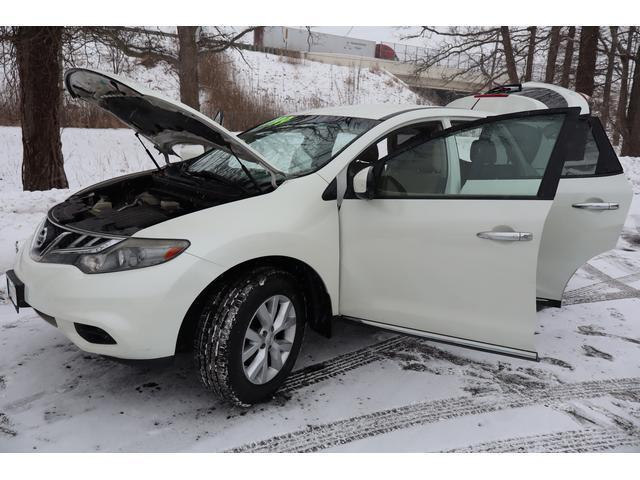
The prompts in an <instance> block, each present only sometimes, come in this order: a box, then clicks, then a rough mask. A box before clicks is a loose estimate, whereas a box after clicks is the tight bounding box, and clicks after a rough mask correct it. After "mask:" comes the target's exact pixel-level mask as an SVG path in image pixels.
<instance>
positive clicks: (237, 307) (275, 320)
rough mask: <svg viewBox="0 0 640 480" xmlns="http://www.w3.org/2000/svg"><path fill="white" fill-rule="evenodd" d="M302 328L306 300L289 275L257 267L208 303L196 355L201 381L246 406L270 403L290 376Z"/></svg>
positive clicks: (199, 328) (222, 290) (272, 269)
mask: <svg viewBox="0 0 640 480" xmlns="http://www.w3.org/2000/svg"><path fill="white" fill-rule="evenodd" d="M304 328H305V308H304V298H303V297H302V295H301V294H300V292H299V291H298V288H297V287H296V279H295V277H294V276H293V275H291V274H290V273H289V272H286V271H283V270H279V269H276V268H260V269H257V270H255V271H253V272H251V273H249V274H247V275H244V276H243V277H241V278H240V279H237V280H236V281H235V282H233V283H232V284H231V285H229V286H227V287H226V288H223V289H221V290H220V291H219V292H217V293H216V294H215V295H213V296H212V297H211V298H209V299H208V300H207V301H206V302H205V305H204V307H203V309H202V312H201V315H200V322H199V325H198V332H197V336H196V345H195V347H196V348H195V356H196V362H197V364H198V367H199V371H200V380H201V381H202V383H203V384H204V385H205V387H207V388H208V389H210V390H213V391H214V392H215V393H216V394H218V395H219V396H220V397H221V398H223V399H224V400H226V401H228V402H231V403H233V404H236V405H240V406H247V405H251V404H253V403H257V402H259V401H262V400H266V399H268V398H270V397H271V396H272V395H273V394H274V393H275V391H276V390H277V389H278V388H279V387H280V386H281V385H282V383H283V382H284V381H285V379H286V377H287V376H288V375H289V373H290V372H291V369H292V368H293V365H294V363H295V361H296V358H297V356H298V352H299V351H300V347H301V344H302V338H303V336H304Z"/></svg>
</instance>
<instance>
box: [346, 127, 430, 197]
mask: <svg viewBox="0 0 640 480" xmlns="http://www.w3.org/2000/svg"><path fill="white" fill-rule="evenodd" d="M440 131H442V122H441V121H439V120H437V121H430V122H422V123H418V124H414V125H408V126H404V127H401V128H399V129H397V130H394V131H392V132H391V133H388V134H386V135H385V136H384V137H383V138H381V139H378V141H377V142H376V143H374V144H372V145H369V146H368V147H367V148H366V149H364V150H363V151H362V152H361V153H360V154H359V155H358V156H357V157H356V158H355V160H354V161H352V162H351V163H350V164H349V168H348V169H347V175H348V178H349V181H348V183H347V184H348V185H351V179H352V178H353V177H354V176H355V174H356V173H358V172H359V171H360V170H362V169H363V168H365V167H369V166H372V165H374V164H375V163H376V162H377V161H378V160H379V159H381V158H384V157H386V156H388V155H389V154H390V153H392V152H394V151H397V150H398V149H399V148H401V147H402V145H406V143H407V142H409V141H411V140H415V139H416V138H421V139H423V140H426V139H427V138H429V137H431V136H432V135H434V134H436V133H438V132H440Z"/></svg>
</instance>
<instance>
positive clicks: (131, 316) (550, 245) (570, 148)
mask: <svg viewBox="0 0 640 480" xmlns="http://www.w3.org/2000/svg"><path fill="white" fill-rule="evenodd" d="M65 83H66V87H67V89H68V90H69V92H70V93H71V95H72V96H74V97H77V98H81V99H84V100H86V101H88V102H91V103H93V104H96V105H98V106H100V107H102V108H104V109H106V110H108V111H109V112H111V113H112V114H114V115H115V116H117V117H118V118H120V119H121V120H122V121H123V122H125V123H126V124H128V125H129V126H130V127H131V128H132V129H133V130H135V132H136V134H139V135H142V136H143V137H145V138H146V139H147V140H149V141H150V142H152V143H153V144H154V145H155V148H156V149H157V150H158V152H159V154H162V155H163V156H164V159H165V160H166V164H165V165H163V166H160V165H159V164H158V162H157V160H156V157H154V156H153V155H151V153H150V152H148V153H149V155H150V156H151V158H152V160H153V162H154V163H156V168H155V169H154V170H150V171H146V172H141V173H136V174H132V175H127V176H124V177H120V178H117V179H114V180H110V181H106V182H103V183H100V184H97V185H94V186H92V187H89V188H87V189H84V190H82V191H80V192H78V193H76V194H74V195H72V196H71V197H69V198H68V199H67V200H66V201H65V202H63V203H61V204H59V205H56V206H55V207H53V208H52V209H51V210H50V211H49V213H48V215H47V217H46V219H45V220H44V221H43V222H42V224H41V225H40V226H39V227H38V229H37V231H36V232H35V234H34V235H33V238H32V239H31V241H30V242H27V243H25V245H23V247H22V248H21V249H20V251H19V253H18V257H17V260H16V264H15V271H14V270H12V271H9V272H8V274H7V278H8V282H9V292H10V296H11V298H12V300H13V301H14V303H15V305H16V308H19V307H28V306H30V307H33V308H34V309H35V310H36V311H37V312H38V313H39V314H40V315H41V316H42V317H43V318H44V319H46V320H48V321H49V322H50V323H52V324H53V325H55V326H56V327H57V328H58V329H60V330H61V331H62V332H63V333H64V334H65V335H66V336H67V337H68V338H69V339H71V341H73V342H74V343H75V344H76V345H77V346H78V347H80V348H81V349H83V350H86V351H89V352H94V353H98V354H102V355H108V356H112V357H119V358H126V359H155V358H161V357H168V356H172V355H174V354H175V353H176V352H177V351H179V350H182V349H187V348H194V350H195V358H196V361H197V364H198V367H199V374H200V378H201V379H202V382H203V383H204V385H205V386H206V387H208V388H210V389H212V390H214V391H215V392H216V393H218V394H219V395H220V396H222V397H223V398H224V399H226V400H228V401H231V402H233V403H236V404H251V403H254V402H257V401H260V400H263V399H265V398H268V397H269V396H270V395H272V394H273V392H274V391H275V390H276V389H277V388H278V386H279V385H281V384H282V382H283V381H284V379H285V377H286V376H287V375H288V374H289V372H290V371H291V369H292V367H293V365H294V363H295V360H296V357H297V355H298V352H299V350H300V345H301V342H302V337H303V333H304V329H305V327H306V326H309V327H310V328H312V329H315V330H317V331H319V332H322V333H324V334H325V335H327V336H329V335H330V333H331V322H332V319H333V318H335V317H338V316H339V317H342V318H346V319H351V320H354V321H358V322H363V323H367V324H371V325H375V326H378V327H382V328H387V329H390V330H395V331H399V332H405V333H408V334H413V335H419V336H423V337H427V338H430V339H433V340H438V341H443V342H449V343H454V344H458V345H463V346H467V347H472V348H478V349H482V350H487V351H492V352H498V353H503V354H508V355H514V356H519V357H525V358H531V359H536V358H537V354H536V349H535V345H534V327H535V325H536V318H535V315H536V300H537V301H538V302H541V303H547V304H549V305H559V304H560V301H561V299H562V294H563V290H564V287H565V285H566V283H567V281H568V280H569V278H570V277H571V276H572V274H573V273H574V271H575V270H576V269H577V268H578V267H579V266H581V265H582V264H583V263H585V262H586V261H587V260H588V259H590V258H591V257H592V256H594V255H596V254H598V253H601V252H603V251H605V250H608V249H610V248H613V247H614V245H615V243H616V239H617V237H618V235H619V233H620V230H621V227H622V224H623V222H624V218H625V216H626V212H627V210H628V207H629V204H630V201H631V188H630V185H629V184H628V182H627V180H626V178H625V176H624V175H623V172H622V168H621V167H620V164H619V162H618V159H617V157H616V155H615V153H614V152H613V149H612V148H611V145H610V144H609V142H608V140H607V137H606V134H605V132H604V130H603V128H602V126H601V124H600V122H599V121H598V120H597V119H596V118H594V117H591V116H590V115H589V113H588V105H587V103H586V101H585V100H584V99H583V98H582V97H581V96H580V95H578V94H576V93H574V92H570V91H568V90H565V89H560V88H558V87H552V86H546V85H542V84H525V85H523V86H512V87H509V88H505V89H500V90H497V91H492V92H490V93H489V94H484V95H478V96H472V97H468V98H466V99H462V100H459V101H457V102H454V106H450V107H446V108H440V107H421V106H392V105H384V106H348V107H340V108H326V109H321V110H315V111H310V112H305V113H300V114H296V115H287V116H283V117H279V118H276V119H275V120H272V121H270V122H267V123H264V124H262V125H259V126H257V127H255V128H252V129H251V130H248V131H246V132H244V133H242V134H240V135H238V136H236V135H234V134H232V133H230V132H229V131H227V130H225V129H224V128H222V127H221V126H220V125H218V124H217V123H215V122H214V121H212V120H211V119H209V118H208V117H206V116H204V115H202V114H200V113H199V112H197V111H195V110H193V109H190V108H189V107H186V106H184V105H182V104H180V103H177V102H174V101H171V100H167V99H164V98H162V97H161V96H159V95H157V94H156V93H154V92H151V91H148V90H145V89H143V88H140V87H137V86H135V85H133V84H131V83H129V82H127V81H125V80H123V79H120V78H118V77H116V76H113V75H109V74H104V73H99V72H95V71H91V70H85V69H74V70H71V71H69V72H67V74H66V76H65ZM456 105H457V106H458V108H456ZM479 108H481V109H482V110H479ZM523 110H524V111H523ZM505 112H508V113H506V114H504V113H505ZM496 113H501V114H499V115H496ZM180 145H191V147H189V148H185V149H183V150H182V151H183V152H191V153H190V154H191V155H192V154H193V147H192V145H200V146H202V147H204V148H201V152H203V153H201V154H199V155H198V156H196V157H194V158H190V159H186V158H182V159H181V161H178V162H175V163H170V162H169V159H170V157H171V156H172V155H175V152H176V151H178V150H179V148H178V146H180Z"/></svg>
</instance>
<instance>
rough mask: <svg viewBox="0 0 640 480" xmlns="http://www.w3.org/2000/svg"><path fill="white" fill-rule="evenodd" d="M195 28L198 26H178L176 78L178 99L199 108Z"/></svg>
mask: <svg viewBox="0 0 640 480" xmlns="http://www.w3.org/2000/svg"><path fill="white" fill-rule="evenodd" d="M197 30H198V27H178V43H179V47H178V48H179V51H178V78H179V80H180V101H181V102H182V103H185V104H187V105H189V106H190V107H192V108H195V109H196V110H200V96H199V92H200V82H199V81H198V45H197V43H196V33H197Z"/></svg>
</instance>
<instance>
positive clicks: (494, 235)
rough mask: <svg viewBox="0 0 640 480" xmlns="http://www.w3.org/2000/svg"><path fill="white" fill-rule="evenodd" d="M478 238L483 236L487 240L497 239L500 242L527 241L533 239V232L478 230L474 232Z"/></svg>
mask: <svg viewBox="0 0 640 480" xmlns="http://www.w3.org/2000/svg"><path fill="white" fill-rule="evenodd" d="M476 235H477V236H478V237H479V238H485V239H487V240H498V241H500V242H528V241H530V240H533V233H531V232H494V231H490V232H478V233H477V234H476Z"/></svg>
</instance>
